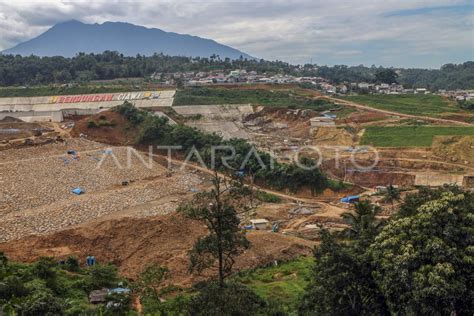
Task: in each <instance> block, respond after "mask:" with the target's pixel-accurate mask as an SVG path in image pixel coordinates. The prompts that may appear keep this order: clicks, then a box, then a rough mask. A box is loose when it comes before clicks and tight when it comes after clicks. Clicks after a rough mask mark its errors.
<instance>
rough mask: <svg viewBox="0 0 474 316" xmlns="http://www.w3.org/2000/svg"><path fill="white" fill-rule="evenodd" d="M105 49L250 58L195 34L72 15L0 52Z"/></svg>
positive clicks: (64, 53)
mask: <svg viewBox="0 0 474 316" xmlns="http://www.w3.org/2000/svg"><path fill="white" fill-rule="evenodd" d="M106 50H111V51H118V52H120V53H122V54H124V55H125V56H135V55H137V54H140V55H146V56H150V55H153V54H154V53H158V54H159V53H163V54H165V55H173V56H189V57H209V56H211V55H213V54H216V55H219V56H221V58H226V57H228V58H231V59H238V58H240V56H243V57H244V58H252V57H251V56H249V55H248V54H246V53H243V52H241V51H239V50H237V49H235V48H232V47H229V46H226V45H222V44H219V43H217V42H215V41H213V40H210V39H205V38H201V37H197V36H190V35H186V34H177V33H172V32H165V31H163V30H160V29H156V28H146V27H144V26H140V25H134V24H131V23H127V22H111V21H107V22H104V23H102V24H97V23H96V24H86V23H83V22H81V21H78V20H75V19H73V20H68V21H64V22H61V23H58V24H56V25H54V26H53V27H51V28H50V29H49V30H47V31H46V32H44V33H43V34H41V35H39V36H37V37H35V38H33V39H31V40H29V41H26V42H23V43H20V44H18V45H17V46H15V47H13V48H10V49H7V50H5V51H3V53H4V54H19V55H32V54H33V55H37V56H64V57H72V56H75V55H76V54H77V53H80V52H84V53H102V52H103V51H106Z"/></svg>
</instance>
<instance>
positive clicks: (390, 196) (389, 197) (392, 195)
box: [383, 184, 400, 206]
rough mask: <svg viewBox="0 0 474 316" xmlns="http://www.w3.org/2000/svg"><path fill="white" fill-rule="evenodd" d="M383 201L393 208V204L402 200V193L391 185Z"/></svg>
mask: <svg viewBox="0 0 474 316" xmlns="http://www.w3.org/2000/svg"><path fill="white" fill-rule="evenodd" d="M383 200H384V201H385V203H387V202H389V203H390V204H392V206H393V202H395V201H398V200H400V191H398V189H397V188H395V187H394V186H393V185H391V184H390V185H389V186H388V187H387V191H385V194H384V198H383Z"/></svg>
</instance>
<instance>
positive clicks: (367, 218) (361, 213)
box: [341, 201, 383, 245]
mask: <svg viewBox="0 0 474 316" xmlns="http://www.w3.org/2000/svg"><path fill="white" fill-rule="evenodd" d="M380 212H381V208H380V207H378V206H377V205H373V204H371V203H370V202H369V201H361V202H359V203H357V204H355V206H354V211H350V212H344V213H343V214H342V215H341V217H342V218H343V220H344V222H345V223H346V224H348V225H349V226H348V227H347V228H345V229H344V230H343V235H344V236H345V237H349V238H351V239H354V240H357V241H359V242H363V241H364V243H365V244H366V245H368V244H370V243H371V242H372V241H373V239H374V238H375V236H376V235H377V233H378V231H379V229H380V228H381V225H382V223H383V222H382V221H380V220H378V219H377V218H376V216H377V215H378V214H379V213H380Z"/></svg>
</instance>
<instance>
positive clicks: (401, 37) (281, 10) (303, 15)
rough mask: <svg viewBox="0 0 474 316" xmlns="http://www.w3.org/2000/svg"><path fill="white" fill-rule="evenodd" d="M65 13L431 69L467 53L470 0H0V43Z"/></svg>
mask: <svg viewBox="0 0 474 316" xmlns="http://www.w3.org/2000/svg"><path fill="white" fill-rule="evenodd" d="M70 19H77V20H79V21H82V22H86V23H102V22H104V21H122V22H130V23H134V24H139V25H143V26H147V27H157V28H160V29H163V30H165V31H172V32H177V33H187V34H192V35H197V36H201V37H206V38H212V39H214V40H216V41H218V42H220V43H223V44H226V45H230V46H232V47H235V48H237V49H240V50H242V51H245V52H246V53H248V54H250V55H252V56H255V57H260V58H265V59H270V60H275V59H279V60H284V61H288V62H292V63H306V62H310V61H311V60H312V61H313V62H314V63H317V64H329V65H333V64H348V65H357V64H361V63H363V64H365V65H372V64H376V65H385V66H403V67H431V68H438V67H439V66H441V65H443V64H445V63H448V62H453V63H459V62H464V61H467V60H474V1H473V0H470V1H455V0H454V1H453V0H450V1H446V0H431V1H417V0H415V1H408V0H380V1H376V0H341V1H338V0H332V1H328V0H325V1H319V0H299V1H290V0H284V1H279V0H277V1H267V0H254V1H245V0H243V1H217V0H212V1H186V0H180V1H165V0H163V1H162V0H156V1H153V0H150V1H143V2H139V1H110V0H109V1H102V0H89V1H60V0H43V1H22V0H0V50H2V49H6V48H9V47H11V46H14V45H15V44H17V43H19V42H22V41H25V40H27V39H30V38H32V37H34V36H36V35H39V34H40V33H42V32H44V31H46V30H47V29H48V28H49V27H51V26H52V25H54V24H55V23H57V22H62V21H66V20H70Z"/></svg>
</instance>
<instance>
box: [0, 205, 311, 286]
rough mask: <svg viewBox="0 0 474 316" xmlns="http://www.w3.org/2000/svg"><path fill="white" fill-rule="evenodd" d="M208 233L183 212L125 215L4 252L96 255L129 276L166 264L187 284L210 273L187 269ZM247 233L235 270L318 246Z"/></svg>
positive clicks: (21, 257)
mask: <svg viewBox="0 0 474 316" xmlns="http://www.w3.org/2000/svg"><path fill="white" fill-rule="evenodd" d="M205 234H206V228H205V226H204V225H203V224H202V223H200V222H196V221H193V220H190V219H188V218H185V217H183V216H181V215H179V214H169V215H160V216H155V217H148V218H132V217H124V218H120V219H114V220H105V221H97V222H92V223H89V224H87V225H82V226H79V227H76V228H71V229H67V230H63V231H60V232H56V233H54V234H50V235H45V236H29V237H26V238H23V239H21V240H17V241H11V242H8V243H2V244H0V251H3V252H5V254H6V255H7V256H8V258H9V259H11V260H14V261H22V262H32V261H34V260H35V259H37V258H38V257H41V256H51V257H55V258H58V259H60V258H65V257H67V256H69V255H73V256H76V257H77V258H79V259H80V261H81V263H84V262H85V258H86V256H88V255H94V256H95V257H96V259H97V261H98V262H100V263H108V262H110V263H113V264H115V265H116V266H117V267H118V269H119V272H120V274H122V275H123V276H125V277H128V278H131V279H133V278H135V277H136V276H137V275H138V274H139V273H140V271H142V270H143V269H144V268H145V267H146V266H148V265H153V264H155V265H156V264H157V265H163V266H166V267H168V269H170V272H171V280H170V283H173V284H177V285H181V286H189V285H191V284H193V283H195V282H197V281H200V280H202V279H203V278H205V277H209V276H211V274H208V275H204V276H199V275H190V274H188V270H187V269H188V264H189V258H188V256H187V252H188V251H189V250H190V249H191V248H192V246H193V244H194V242H195V241H196V239H197V238H199V237H200V236H203V235H205ZM247 236H248V238H249V240H250V241H251V243H252V245H251V248H250V249H249V250H247V251H246V252H245V253H243V254H242V255H241V256H239V258H238V259H237V262H236V265H235V267H236V269H237V270H241V269H248V268H252V267H257V266H262V265H265V264H268V263H271V262H273V261H274V260H289V259H291V258H294V257H297V256H299V255H310V254H311V250H312V247H313V246H314V245H315V243H314V242H311V241H307V240H303V239H300V238H296V237H291V236H284V235H282V234H278V233H271V232H264V231H252V232H249V233H248V234H247Z"/></svg>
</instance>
